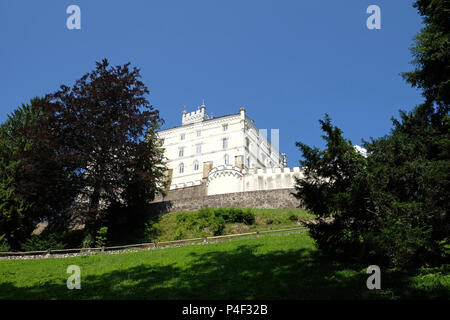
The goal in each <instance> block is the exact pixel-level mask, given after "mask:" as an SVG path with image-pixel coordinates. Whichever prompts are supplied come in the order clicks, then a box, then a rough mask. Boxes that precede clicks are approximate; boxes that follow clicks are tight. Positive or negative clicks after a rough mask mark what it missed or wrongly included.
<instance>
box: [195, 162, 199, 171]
mask: <svg viewBox="0 0 450 320" xmlns="http://www.w3.org/2000/svg"><path fill="white" fill-rule="evenodd" d="M199 168H200V166H199V164H198V161H197V160H195V161H194V171H198V169H199Z"/></svg>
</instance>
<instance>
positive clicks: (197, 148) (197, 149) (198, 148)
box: [195, 144, 202, 154]
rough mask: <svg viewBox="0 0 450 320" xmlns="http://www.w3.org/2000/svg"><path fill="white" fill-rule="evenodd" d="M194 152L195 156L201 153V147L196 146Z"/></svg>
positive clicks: (199, 145)
mask: <svg viewBox="0 0 450 320" xmlns="http://www.w3.org/2000/svg"><path fill="white" fill-rule="evenodd" d="M195 152H196V153H197V154H200V153H202V145H201V144H198V145H197V146H196V148H195Z"/></svg>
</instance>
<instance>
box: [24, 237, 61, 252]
mask: <svg viewBox="0 0 450 320" xmlns="http://www.w3.org/2000/svg"><path fill="white" fill-rule="evenodd" d="M21 247H22V250H24V251H43V250H58V249H64V248H65V245H64V244H63V243H62V242H61V240H60V239H58V237H57V236H56V235H54V234H50V235H32V236H31V237H30V238H28V239H27V240H25V241H24V242H22V243H21Z"/></svg>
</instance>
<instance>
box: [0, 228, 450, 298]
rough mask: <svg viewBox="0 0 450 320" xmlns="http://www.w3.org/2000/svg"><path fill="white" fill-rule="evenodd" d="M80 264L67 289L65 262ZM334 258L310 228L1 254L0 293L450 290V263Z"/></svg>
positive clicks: (319, 294) (445, 294)
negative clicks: (81, 252) (374, 275)
mask: <svg viewBox="0 0 450 320" xmlns="http://www.w3.org/2000/svg"><path fill="white" fill-rule="evenodd" d="M72 264H75V265H78V266H80V268H81V289H80V290H69V289H67V287H66V280H67V277H68V276H69V275H68V274H66V269H67V267H68V266H69V265H72ZM367 277H368V275H367V274H366V273H365V268H363V267H361V266H359V267H358V266H348V265H342V264H338V263H334V262H332V261H331V260H330V259H329V258H328V257H326V256H323V255H321V254H320V253H319V251H318V250H317V249H316V246H315V243H314V241H313V239H312V238H311V237H309V236H308V235H307V234H291V235H283V236H282V235H278V236H275V235H265V236H261V237H258V238H251V239H239V240H232V241H226V242H220V243H215V244H208V245H193V246H186V247H176V248H166V249H158V250H152V251H140V252H134V253H123V254H111V255H109V254H103V255H94V256H85V257H75V258H64V259H38V260H9V261H0V299H189V300H191V299H399V298H442V299H448V298H449V297H450V295H449V291H450V276H449V273H448V268H444V267H442V268H440V269H422V270H420V271H416V272H410V273H407V272H406V273H399V272H395V271H393V270H387V271H384V270H382V274H381V285H382V290H377V291H373V290H372V291H371V290H368V289H367V288H366V279H367Z"/></svg>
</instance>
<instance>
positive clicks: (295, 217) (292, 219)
mask: <svg viewBox="0 0 450 320" xmlns="http://www.w3.org/2000/svg"><path fill="white" fill-rule="evenodd" d="M289 220H291V221H297V220H298V218H297V216H296V215H295V214H291V215H290V216H289Z"/></svg>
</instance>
